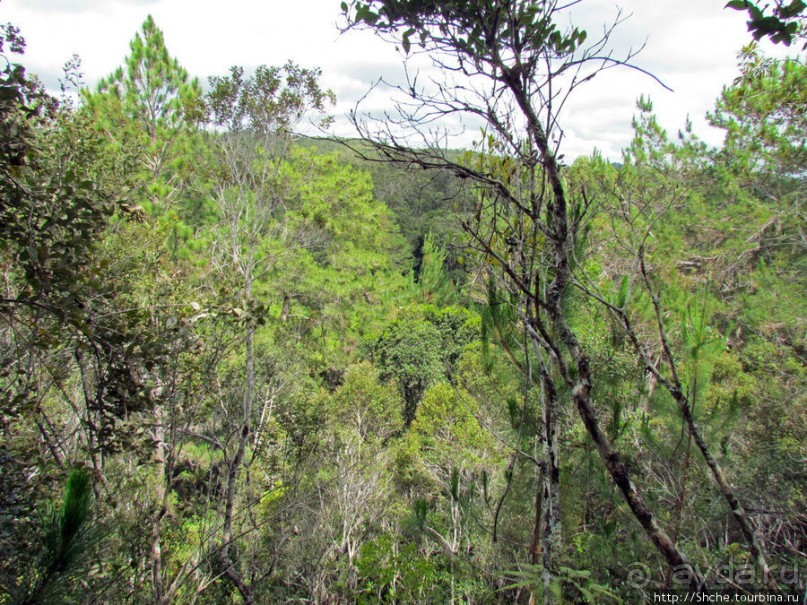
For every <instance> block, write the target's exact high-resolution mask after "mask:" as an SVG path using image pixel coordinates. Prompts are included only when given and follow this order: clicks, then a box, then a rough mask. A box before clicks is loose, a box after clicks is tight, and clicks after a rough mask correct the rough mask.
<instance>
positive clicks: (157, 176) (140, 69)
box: [82, 15, 203, 214]
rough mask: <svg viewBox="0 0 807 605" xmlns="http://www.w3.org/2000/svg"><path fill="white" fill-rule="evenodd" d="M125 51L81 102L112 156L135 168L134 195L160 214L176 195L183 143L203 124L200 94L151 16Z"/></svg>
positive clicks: (195, 82) (85, 93)
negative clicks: (118, 64)
mask: <svg viewBox="0 0 807 605" xmlns="http://www.w3.org/2000/svg"><path fill="white" fill-rule="evenodd" d="M129 49H130V51H131V54H130V55H129V56H127V57H126V58H125V59H124V65H123V66H122V67H119V68H118V69H117V70H115V71H114V72H113V73H112V74H110V75H109V76H108V77H106V78H104V79H102V80H101V81H100V82H99V83H98V86H97V88H96V91H95V92H91V91H90V90H88V89H84V90H83V91H82V97H83V101H84V103H85V104H86V107H87V109H88V110H89V111H90V112H91V113H92V114H93V116H94V119H95V123H96V125H97V127H98V128H100V129H102V130H103V132H104V134H105V135H106V136H107V137H108V140H109V145H110V152H111V153H113V154H116V155H120V156H122V157H123V158H127V159H128V160H129V161H130V162H131V163H132V164H133V165H132V166H131V169H132V170H133V171H134V172H135V174H137V179H136V183H137V187H138V189H137V193H138V194H139V195H141V196H143V197H144V198H145V200H147V202H148V206H149V209H151V210H152V211H154V212H155V213H157V214H162V213H164V212H166V210H167V209H168V208H167V207H168V206H170V204H171V202H172V201H173V200H174V198H176V196H177V193H178V191H179V190H180V183H179V182H178V179H177V177H176V174H175V172H176V170H175V169H174V170H172V169H171V168H172V164H173V163H176V161H177V160H178V157H179V154H178V153H177V151H178V149H179V148H181V146H182V144H183V141H182V137H183V136H184V135H186V134H187V133H188V131H189V129H191V128H192V127H194V126H195V125H197V124H198V123H199V122H200V121H201V119H202V118H203V110H202V89H201V87H200V86H199V82H198V81H197V80H196V79H195V78H190V77H189V76H188V72H187V71H186V70H185V69H184V68H183V67H182V66H181V65H180V64H179V62H178V61H177V60H176V59H175V58H172V57H171V56H170V54H169V52H168V49H167V47H166V46H165V39H164V36H163V33H162V31H161V30H160V29H159V28H158V27H157V24H156V23H155V22H154V19H153V18H152V17H151V16H150V15H149V16H148V17H147V18H146V20H145V21H144V22H143V25H142V27H141V30H140V32H138V33H136V34H135V36H134V38H133V39H132V41H131V42H130V44H129ZM172 172H173V173H172ZM134 203H135V204H139V203H141V200H139V199H136V200H134Z"/></svg>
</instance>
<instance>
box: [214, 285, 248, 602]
mask: <svg viewBox="0 0 807 605" xmlns="http://www.w3.org/2000/svg"><path fill="white" fill-rule="evenodd" d="M251 286H252V280H251V275H250V274H249V273H247V275H246V276H245V287H244V295H245V300H247V301H249V300H250V297H251V295H252V288H251ZM247 321H250V320H249V319H248V320H247ZM254 338H255V328H254V327H253V326H252V325H251V324H247V327H246V333H245V336H244V344H245V349H246V359H245V368H244V369H245V374H246V376H245V382H244V395H243V408H242V412H243V415H242V418H241V430H240V431H239V436H238V449H237V451H236V454H235V457H234V458H233V459H232V461H231V462H230V465H229V467H228V471H227V500H226V502H225V508H224V525H223V528H222V547H221V550H220V559H221V562H222V564H223V565H224V573H225V574H226V575H227V577H228V578H229V579H230V580H231V581H232V582H233V584H235V586H236V588H238V592H240V593H241V596H242V597H243V599H244V602H245V603H247V604H251V603H254V602H255V599H254V596H253V594H252V589H251V587H250V586H248V585H247V583H246V582H245V581H244V578H243V577H242V576H241V574H240V573H239V572H238V570H237V569H236V568H235V563H234V562H233V560H232V558H231V557H230V546H231V544H232V541H233V508H234V506H235V493H236V486H237V483H238V477H239V475H240V473H241V466H242V464H243V462H244V457H245V454H246V447H247V442H248V441H249V435H250V420H251V417H252V405H253V400H254V397H255V352H254Z"/></svg>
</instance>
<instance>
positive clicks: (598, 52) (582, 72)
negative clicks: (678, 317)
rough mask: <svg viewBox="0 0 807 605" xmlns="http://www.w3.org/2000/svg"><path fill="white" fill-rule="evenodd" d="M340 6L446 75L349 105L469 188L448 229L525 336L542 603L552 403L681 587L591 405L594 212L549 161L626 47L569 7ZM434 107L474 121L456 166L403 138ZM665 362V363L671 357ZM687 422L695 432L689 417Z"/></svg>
mask: <svg viewBox="0 0 807 605" xmlns="http://www.w3.org/2000/svg"><path fill="white" fill-rule="evenodd" d="M342 6H343V10H344V12H345V13H346V15H347V16H348V22H349V26H350V27H368V28H370V29H372V30H374V31H375V32H377V33H379V34H380V35H382V36H390V37H394V38H395V39H396V40H398V41H399V42H400V45H401V47H402V49H403V51H404V53H406V54H409V53H410V52H414V53H418V52H422V53H427V54H428V56H429V58H430V59H431V60H432V62H433V64H434V65H435V66H436V67H438V68H440V69H441V70H442V73H444V74H447V76H446V78H445V79H443V80H441V81H439V82H436V83H434V85H433V86H432V87H431V88H429V87H428V85H425V86H424V85H419V82H416V81H415V78H412V79H411V80H410V81H409V82H408V84H407V86H405V87H402V92H405V93H406V95H407V96H408V97H409V98H410V99H412V101H411V102H407V101H402V102H401V103H400V104H399V106H398V109H399V114H398V115H399V118H398V120H397V121H396V122H395V123H394V124H392V125H391V126H388V127H384V126H383V125H381V126H380V127H378V126H377V125H373V124H372V123H368V122H362V121H360V119H359V117H358V115H357V114H354V121H355V123H356V126H357V128H358V129H359V132H360V134H361V135H362V137H363V138H365V139H367V140H370V141H372V142H373V143H374V144H375V146H376V148H377V149H378V151H379V153H380V154H381V155H382V156H383V157H384V158H385V159H387V160H388V161H394V162H400V163H408V164H414V165H417V166H420V167H422V168H428V169H447V170H450V171H451V172H453V173H454V174H455V175H457V176H459V177H461V178H464V179H467V180H469V181H470V182H471V183H473V184H474V186H475V188H476V191H477V197H476V203H475V204H474V205H473V206H472V207H471V208H469V209H468V211H467V212H466V214H465V216H468V217H471V218H467V219H465V220H463V222H462V227H463V229H464V231H465V232H466V233H467V234H468V236H469V238H470V241H471V245H472V246H473V247H474V248H475V249H476V251H477V252H478V254H479V257H480V258H481V259H482V261H483V264H482V266H481V268H480V272H481V273H482V274H483V275H484V276H485V277H486V278H487V280H488V281H489V283H490V288H489V290H490V292H491V295H490V304H491V305H494V306H497V305H505V306H512V308H513V311H514V316H515V318H516V319H517V321H518V323H519V325H520V330H521V332H522V334H523V335H524V338H525V339H526V342H527V343H528V347H526V348H525V351H524V362H523V363H524V367H525V368H527V372H526V375H527V376H528V377H529V378H530V381H531V386H532V387H533V388H535V389H536V390H537V393H538V397H540V401H541V408H542V418H543V420H542V423H541V424H542V427H541V434H540V435H537V436H536V438H537V440H538V441H539V442H540V443H541V444H542V451H543V453H542V459H541V466H542V474H543V486H542V487H541V489H542V490H543V497H541V498H538V499H537V500H538V501H539V502H540V503H541V504H540V505H541V507H542V510H541V517H542V523H543V532H542V535H543V543H542V551H543V568H544V598H545V599H546V600H547V602H549V601H551V600H552V599H553V596H552V594H553V593H552V590H551V589H550V587H551V585H552V584H553V577H554V576H556V574H557V573H558V571H559V562H558V556H559V555H558V553H559V552H560V550H561V548H562V539H563V538H562V527H561V514H560V510H559V507H560V504H561V501H560V476H559V474H560V463H559V460H558V453H559V442H558V433H559V430H560V429H559V427H560V426H561V424H560V419H561V418H562V417H563V414H564V406H563V403H564V401H570V402H571V403H572V404H573V406H574V407H575V408H576V410H577V412H578V415H579V417H580V419H581V420H582V423H583V425H584V426H585V429H586V431H587V433H588V436H589V438H590V439H591V442H592V443H593V445H594V446H595V448H596V450H597V451H598V453H599V456H600V458H601V460H602V463H603V464H604V465H605V468H606V469H607V471H608V473H609V474H610V476H611V478H612V480H613V482H614V483H615V484H616V486H617V487H618V489H619V490H620V492H621V493H622V495H623V497H624V499H625V501H626V503H627V504H628V506H629V507H630V509H631V511H632V513H633V516H634V518H635V520H636V521H637V522H638V523H639V524H640V525H641V527H642V528H643V529H644V531H645V533H646V535H647V536H648V538H649V539H650V540H651V541H652V543H653V544H654V545H655V547H656V548H657V550H658V551H659V553H660V554H661V555H663V557H664V558H665V559H666V561H667V563H668V564H669V566H670V567H671V568H674V569H677V570H679V571H682V572H683V576H685V577H686V579H687V582H688V583H689V585H691V586H693V587H695V586H698V585H700V584H701V582H702V578H701V576H700V574H699V573H698V572H697V570H696V569H695V568H694V567H693V566H692V564H691V563H690V562H689V560H688V558H687V557H686V555H685V554H684V552H683V551H682V549H681V548H680V547H679V546H678V545H677V544H676V543H675V542H674V541H673V539H671V537H670V535H669V534H668V533H667V532H666V531H665V530H664V529H663V528H662V527H661V526H660V524H659V521H658V518H657V515H656V514H655V513H654V511H653V510H652V509H651V507H650V505H649V504H648V501H647V499H646V498H645V496H644V495H643V494H642V492H641V491H640V489H639V487H638V485H637V483H636V482H635V481H634V480H633V478H632V472H631V470H630V467H629V465H628V464H627V462H626V458H625V455H624V454H623V453H621V452H619V451H618V450H617V449H616V448H615V447H614V444H613V443H612V440H611V438H610V437H609V436H608V434H607V432H606V431H605V430H604V429H603V426H602V424H601V422H600V419H599V416H600V414H599V413H598V412H597V409H596V403H597V401H598V398H597V388H598V386H597V385H598V380H599V378H600V377H599V376H598V374H597V371H596V369H595V368H594V366H593V365H592V358H591V353H590V350H589V349H588V347H587V344H586V342H585V341H584V340H583V338H582V337H581V331H580V328H579V326H578V325H577V324H576V323H575V321H574V317H575V307H578V308H579V307H580V305H581V302H580V300H579V294H578V292H579V290H582V291H583V292H586V293H588V291H587V290H586V289H585V287H582V288H581V285H583V284H584V283H585V282H584V280H582V279H581V278H582V277H584V276H580V270H581V260H582V259H583V258H584V250H585V244H586V241H585V240H586V228H587V226H588V225H589V224H590V221H591V218H592V214H593V210H594V208H593V206H592V203H591V200H590V199H589V198H588V195H587V192H586V190H585V189H583V188H580V187H578V186H576V185H575V183H574V182H570V181H569V180H568V176H567V172H566V170H565V169H564V166H563V164H562V156H561V155H560V154H559V149H560V144H561V142H562V139H563V130H562V128H561V125H560V112H561V110H562V108H563V105H564V103H565V101H566V100H567V99H568V97H569V95H570V94H572V93H573V92H575V91H577V90H578V89H579V88H580V86H581V85H582V84H583V83H585V82H586V81H588V80H590V79H591V78H593V77H595V76H596V75H597V74H598V73H600V72H601V71H602V70H603V69H608V68H610V67H615V66H628V67H629V66H630V60H631V59H632V57H633V56H634V53H632V52H629V53H628V54H627V55H626V56H624V57H621V58H619V59H617V58H615V57H614V56H613V54H612V53H611V52H610V51H609V50H608V43H609V40H610V37H611V35H612V33H613V28H608V29H606V31H605V34H604V35H603V37H602V38H600V39H599V40H597V41H594V42H593V43H592V42H588V41H587V36H586V33H585V32H583V31H581V30H579V29H577V28H574V27H573V26H570V27H568V28H567V29H565V30H562V29H560V28H559V26H558V24H559V23H561V22H562V21H563V20H564V19H565V13H566V11H567V10H568V8H569V7H568V6H563V5H561V3H558V2H554V1H549V2H520V1H515V0H480V1H478V2H456V1H445V2H424V1H420V0H410V1H397V0H386V1H385V0H372V1H370V2H361V1H354V2H350V3H344V4H343V5H342ZM618 20H619V18H617V21H618ZM445 116H452V117H454V116H459V117H472V118H475V119H478V120H481V121H482V122H483V123H484V125H485V128H484V131H483V141H482V143H481V144H480V145H479V147H478V149H477V153H475V154H470V155H469V157H468V158H467V159H466V161H464V162H456V161H452V160H451V159H450V158H447V157H446V154H444V153H442V152H441V149H439V148H437V147H435V146H434V145H432V146H431V147H429V146H424V147H420V148H413V147H412V146H411V145H410V144H409V143H410V142H411V140H412V138H411V137H420V140H421V144H424V143H425V144H428V143H429V141H428V140H427V137H426V136H425V134H424V133H426V128H427V125H429V124H432V123H433V122H434V121H436V120H438V119H439V118H440V117H445ZM401 132H403V133H405V134H401ZM407 136H409V137H410V138H407ZM614 306H617V305H614ZM667 358H668V359H669V360H670V363H671V364H673V363H674V361H673V360H672V356H671V354H668V355H667ZM671 371H672V372H673V374H675V369H674V368H672V370H671ZM668 384H670V383H668ZM670 386H672V390H671V392H673V393H674V394H675V395H676V399H677V400H678V401H679V403H680V407H681V411H682V413H683V414H684V416H685V417H687V413H688V410H689V402H688V401H686V400H685V399H683V398H682V397H681V395H682V393H681V391H680V387H678V386H675V385H674V384H672V385H670ZM688 426H689V429H690V430H691V431H692V432H693V437H694V438H695V439H696V440H698V438H699V437H695V432H696V429H695V428H694V424H693V423H691V422H690V423H689V424H688ZM701 443H702V441H701ZM735 504H737V503H736V502H734V503H733V504H732V507H733V508H734V505H735ZM752 550H756V549H755V548H753V547H752ZM755 554H756V553H755Z"/></svg>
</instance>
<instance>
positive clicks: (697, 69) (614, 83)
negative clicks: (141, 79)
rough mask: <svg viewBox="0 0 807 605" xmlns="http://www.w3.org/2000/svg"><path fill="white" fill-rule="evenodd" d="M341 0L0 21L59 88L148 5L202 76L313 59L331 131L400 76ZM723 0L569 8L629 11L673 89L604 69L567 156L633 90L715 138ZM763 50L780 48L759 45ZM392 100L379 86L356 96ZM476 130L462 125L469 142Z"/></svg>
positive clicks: (55, 7)
mask: <svg viewBox="0 0 807 605" xmlns="http://www.w3.org/2000/svg"><path fill="white" fill-rule="evenodd" d="M339 5H340V2H339V0H226V1H225V0H216V1H213V0H0V22H11V23H13V24H14V25H16V26H17V27H19V28H20V29H21V32H22V35H23V36H24V37H25V39H26V41H27V44H28V45H27V50H26V55H25V57H24V60H23V63H24V64H25V65H26V67H27V69H28V70H29V72H32V73H36V74H38V75H39V77H40V78H41V79H42V81H43V82H44V83H45V84H46V85H47V86H48V87H50V88H51V89H53V90H58V82H59V78H60V77H61V75H62V66H63V65H64V63H65V62H66V61H67V60H68V59H70V58H71V57H72V55H74V54H77V55H79V57H80V58H81V61H82V71H83V73H84V81H85V83H86V84H87V85H89V86H92V85H94V84H95V83H96V82H97V81H98V79H100V78H102V77H104V76H106V75H108V74H109V73H110V72H112V71H113V70H114V69H115V68H116V67H118V66H119V65H121V64H122V62H123V58H124V57H125V56H126V55H127V54H128V50H129V41H130V40H131V38H132V36H133V35H134V33H135V32H136V31H137V30H138V29H139V27H140V25H141V24H142V22H143V21H144V20H145V18H146V16H147V15H149V14H151V15H152V16H153V17H154V19H155V21H156V23H157V25H158V27H160V28H161V29H162V30H163V32H164V34H165V40H166V45H167V47H168V50H169V52H170V53H171V55H172V56H174V57H176V58H177V59H178V60H179V62H180V64H181V65H182V66H183V67H185V68H186V69H187V70H188V71H189V72H190V74H191V75H193V76H197V77H198V78H199V79H200V80H201V81H202V82H205V81H206V79H207V77H208V76H211V75H223V74H225V73H226V72H227V70H228V68H229V67H230V66H232V65H242V66H244V67H245V68H247V69H249V68H254V67H255V66H258V65H262V64H266V65H280V64H283V63H285V62H287V61H288V60H292V61H294V62H295V63H297V64H299V65H301V66H304V67H319V68H321V70H322V80H321V83H322V85H323V86H324V87H326V88H330V89H331V90H333V91H334V93H336V96H337V99H338V102H337V105H336V107H335V108H334V110H333V114H334V117H335V118H336V121H335V126H334V129H335V134H338V135H340V136H351V135H353V134H355V132H354V131H353V130H352V129H351V126H350V124H349V123H348V121H347V120H346V119H345V117H344V116H345V114H346V112H348V111H349V110H350V109H352V108H353V107H355V104H356V102H357V100H358V99H360V98H361V97H362V96H364V95H365V94H366V93H367V91H368V89H369V88H370V85H371V84H372V83H373V82H375V81H376V80H378V78H380V77H384V78H385V79H388V80H392V81H400V79H401V74H402V68H401V55H400V54H399V53H398V52H397V51H396V49H395V48H394V47H393V46H392V45H390V44H387V43H385V42H383V41H381V40H379V39H377V38H375V37H374V36H373V35H372V34H371V33H370V32H366V31H351V32H349V33H347V34H343V35H340V33H339V29H338V23H339V22H340V17H341V14H340V13H341V11H340V6H339ZM724 6H725V0H678V1H676V2H669V1H664V2H662V1H660V0H584V1H583V2H582V3H581V4H579V5H578V6H577V7H576V8H575V12H574V19H575V25H582V26H583V27H584V28H585V29H587V30H588V31H589V34H590V36H589V37H590V38H591V37H593V36H594V35H595V34H596V33H599V32H601V31H602V27H603V25H604V24H605V23H610V22H613V20H614V18H615V17H616V16H617V14H618V13H617V11H618V10H621V16H622V17H623V18H624V17H627V19H625V20H624V22H623V23H622V24H621V25H620V26H619V27H618V28H617V30H616V32H615V33H614V35H613V37H612V41H613V45H614V47H615V48H616V50H617V52H619V51H620V50H622V51H624V50H626V49H628V48H634V49H636V48H639V47H641V46H642V45H644V49H643V50H642V52H641V53H640V54H639V56H638V57H637V58H636V59H635V63H636V64H637V65H638V66H640V67H641V68H642V69H645V70H647V71H649V72H651V73H653V74H654V75H655V76H656V77H658V78H659V79H660V80H662V81H663V82H664V83H665V84H666V85H667V86H668V87H669V88H671V89H672V91H669V90H666V89H665V88H663V87H662V86H660V85H659V84H658V83H657V82H655V81H654V80H653V79H652V78H649V77H648V76H646V75H643V74H641V73H640V72H638V71H631V70H627V69H613V70H609V71H607V72H605V73H603V74H601V75H600V76H598V77H597V78H595V79H594V80H593V81H592V82H590V83H588V84H587V85H586V87H585V88H581V89H578V92H577V94H576V95H575V96H574V97H573V98H572V99H571V100H570V102H569V104H568V105H567V106H566V107H565V108H564V113H563V115H562V116H561V118H562V124H563V127H564V133H565V139H564V141H563V149H562V151H563V152H564V153H565V154H566V156H567V157H569V158H574V157H577V156H580V155H588V154H590V153H591V152H592V150H593V149H595V148H596V149H598V150H599V151H600V152H601V153H602V154H603V155H604V156H606V157H608V158H610V159H614V160H618V159H619V158H620V157H621V149H622V148H624V147H626V146H627V145H628V144H629V142H630V139H631V137H632V129H631V119H632V116H633V115H634V113H635V106H636V100H637V99H638V98H639V96H640V95H645V96H649V97H650V99H651V100H652V101H653V104H654V109H655V111H656V113H657V115H658V118H659V121H660V123H661V125H662V126H663V127H664V128H666V129H667V130H668V132H669V133H670V134H671V135H674V134H675V133H676V132H677V131H678V130H679V129H681V128H682V127H683V125H684V124H685V121H686V119H687V117H689V118H690V119H691V121H692V123H693V126H694V128H695V132H696V133H697V134H698V135H699V136H700V137H701V138H702V139H704V140H705V141H707V142H708V143H710V144H713V145H718V144H719V143H720V141H721V138H722V137H721V133H720V132H719V131H715V130H714V129H711V128H709V127H708V125H707V123H706V120H705V114H706V112H707V111H709V110H711V109H712V107H713V106H714V102H715V100H716V99H717V97H718V96H719V94H720V91H721V89H722V87H723V86H724V85H725V84H729V83H731V81H732V80H733V79H734V78H735V77H737V75H738V73H739V72H738V69H737V66H736V65H737V54H738V52H739V50H740V49H741V48H742V46H743V45H744V44H747V43H748V42H749V41H750V40H751V38H750V35H749V34H748V32H747V31H746V26H745V18H744V14H742V13H739V12H736V11H732V10H728V9H724V8H723V7H724ZM763 48H764V49H765V50H766V52H771V53H773V54H780V55H781V54H783V52H784V49H783V48H780V47H773V46H772V45H770V44H767V43H765V44H763ZM363 107H364V108H365V109H367V110H368V111H372V112H378V111H382V110H384V109H389V107H390V101H389V98H388V97H387V96H385V94H383V92H378V93H374V94H373V95H371V96H370V97H368V98H367V99H366V101H365V103H364V105H363ZM475 135H476V132H470V129H469V131H467V132H466V134H465V135H464V136H459V137H458V138H457V139H456V141H455V145H456V146H462V145H467V144H469V143H470V141H471V140H472V138H473V137H474V136H475Z"/></svg>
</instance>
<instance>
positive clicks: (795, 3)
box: [726, 0, 807, 46]
mask: <svg viewBox="0 0 807 605" xmlns="http://www.w3.org/2000/svg"><path fill="white" fill-rule="evenodd" d="M726 8H731V9H734V10H738V11H743V10H744V11H748V16H749V17H750V19H749V20H748V31H749V32H751V34H752V35H753V36H754V40H757V41H759V40H761V39H762V38H770V39H771V41H772V42H773V43H774V44H779V43H782V44H784V45H785V46H790V45H791V44H792V42H793V40H794V38H798V37H801V36H800V35H799V19H802V18H803V16H804V13H805V12H807V4H805V3H804V0H791V2H790V3H789V4H788V3H787V2H786V0H777V1H776V2H775V3H774V7H773V12H772V14H769V15H766V14H765V12H764V11H766V10H767V9H768V5H765V6H764V7H762V8H760V7H759V6H757V5H756V4H755V3H753V2H750V1H749V0H731V1H730V2H729V3H728V4H726Z"/></svg>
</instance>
